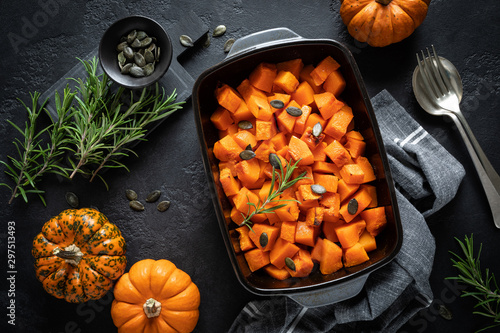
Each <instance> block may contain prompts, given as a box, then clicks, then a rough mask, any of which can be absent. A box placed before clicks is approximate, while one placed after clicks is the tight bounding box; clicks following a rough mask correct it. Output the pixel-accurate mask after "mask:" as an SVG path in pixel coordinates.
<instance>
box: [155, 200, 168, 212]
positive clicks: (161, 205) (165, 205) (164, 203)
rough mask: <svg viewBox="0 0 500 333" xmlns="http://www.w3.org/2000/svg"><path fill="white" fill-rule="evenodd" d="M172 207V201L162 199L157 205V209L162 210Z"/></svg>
mask: <svg viewBox="0 0 500 333" xmlns="http://www.w3.org/2000/svg"><path fill="white" fill-rule="evenodd" d="M169 207H170V201H167V200H165V201H162V202H160V203H159V204H158V206H156V209H158V210H159V211H160V212H164V211H166V210H167V209H168V208H169Z"/></svg>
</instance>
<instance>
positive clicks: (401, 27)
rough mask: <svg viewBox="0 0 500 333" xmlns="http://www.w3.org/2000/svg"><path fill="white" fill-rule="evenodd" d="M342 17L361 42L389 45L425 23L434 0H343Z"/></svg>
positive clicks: (353, 34) (352, 34)
mask: <svg viewBox="0 0 500 333" xmlns="http://www.w3.org/2000/svg"><path fill="white" fill-rule="evenodd" d="M340 2H341V6H340V17H341V18H342V21H343V22H344V24H345V25H346V26H347V30H348V31H349V33H350V34H351V36H353V37H354V38H356V39H357V40H358V41H360V42H367V43H368V44H369V45H371V46H378V47H382V46H387V45H389V44H392V43H397V42H400V41H402V40H403V39H405V38H406V37H408V36H410V35H411V34H412V33H413V32H414V31H415V29H416V28H417V27H418V26H419V25H420V24H422V22H423V21H424V19H425V16H426V15H427V10H428V7H429V4H430V2H431V0H340Z"/></svg>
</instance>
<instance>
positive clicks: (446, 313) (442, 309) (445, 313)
mask: <svg viewBox="0 0 500 333" xmlns="http://www.w3.org/2000/svg"><path fill="white" fill-rule="evenodd" d="M439 315H440V316H441V317H443V318H444V319H446V320H452V319H453V314H452V313H451V311H450V309H448V308H447V307H446V306H444V305H443V304H440V305H439Z"/></svg>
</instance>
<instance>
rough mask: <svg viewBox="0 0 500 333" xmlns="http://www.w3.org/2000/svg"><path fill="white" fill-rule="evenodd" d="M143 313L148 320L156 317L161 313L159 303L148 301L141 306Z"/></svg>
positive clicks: (153, 300) (152, 300)
mask: <svg viewBox="0 0 500 333" xmlns="http://www.w3.org/2000/svg"><path fill="white" fill-rule="evenodd" d="M142 308H143V309H144V313H145V314H146V317H148V318H154V317H158V316H159V315H160V312H161V303H160V302H158V301H157V300H155V299H154V298H150V299H148V300H147V301H146V302H145V303H144V305H143V306H142Z"/></svg>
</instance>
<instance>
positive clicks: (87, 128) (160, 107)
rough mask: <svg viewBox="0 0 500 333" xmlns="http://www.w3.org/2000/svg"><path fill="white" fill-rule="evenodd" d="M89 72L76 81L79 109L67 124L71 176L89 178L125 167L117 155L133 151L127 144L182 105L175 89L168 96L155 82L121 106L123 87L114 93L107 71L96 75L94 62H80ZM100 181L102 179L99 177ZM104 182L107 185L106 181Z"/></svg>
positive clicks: (140, 137)
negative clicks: (106, 170)
mask: <svg viewBox="0 0 500 333" xmlns="http://www.w3.org/2000/svg"><path fill="white" fill-rule="evenodd" d="M82 63H83V64H84V66H85V69H86V71H87V73H88V78H87V80H86V81H83V80H81V79H78V80H76V81H77V82H78V83H79V87H78V90H79V92H80V95H81V96H82V98H80V97H78V96H77V97H76V100H77V106H76V109H77V111H78V112H76V113H75V120H74V122H73V124H72V125H71V126H69V127H68V136H69V142H70V147H71V148H70V149H71V150H72V151H73V154H74V155H73V157H74V159H75V161H73V160H70V163H71V164H72V169H71V170H70V176H69V177H70V178H73V177H74V176H75V174H76V173H83V174H86V173H87V174H89V175H90V181H92V180H93V179H94V178H95V177H96V176H99V175H98V172H99V171H100V170H102V169H103V168H125V169H127V170H128V168H127V167H126V166H125V165H124V164H123V163H121V162H120V161H119V158H120V157H123V156H128V153H133V154H135V152H133V151H132V150H131V149H129V148H126V146H127V145H128V144H130V143H132V142H133V141H136V140H144V138H143V137H144V135H145V133H146V131H147V129H146V127H147V126H148V125H150V124H151V123H153V122H155V121H157V120H160V119H162V118H164V117H166V116H168V115H169V114H171V113H173V112H175V111H176V110H178V109H180V108H181V104H182V102H181V103H173V102H174V100H175V98H176V96H177V95H176V93H175V91H174V92H173V93H172V94H171V95H170V96H168V97H165V92H164V90H163V89H162V91H161V93H160V89H159V86H158V84H156V88H155V89H154V90H149V89H148V88H144V89H143V90H142V92H141V93H140V95H139V97H138V99H137V98H134V94H133V92H132V91H131V92H130V102H129V107H128V108H127V109H126V110H123V109H122V106H123V103H121V99H122V95H123V94H124V89H123V88H119V89H118V91H117V92H116V93H114V94H113V93H111V92H110V89H109V85H110V81H109V79H108V77H107V76H106V74H101V75H96V68H97V61H96V60H95V58H94V59H93V60H92V61H90V62H86V61H82ZM83 166H95V167H96V168H95V170H94V171H87V170H83V169H82V167H83ZM100 178H101V180H103V181H104V179H103V178H102V177H100ZM104 184H105V185H106V187H107V184H106V182H104Z"/></svg>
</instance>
